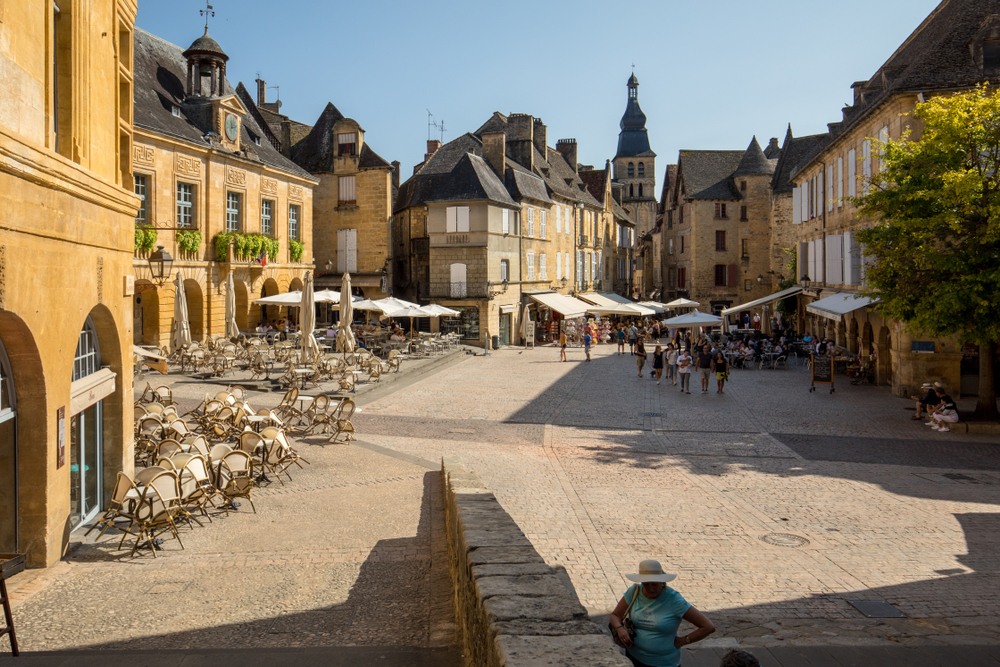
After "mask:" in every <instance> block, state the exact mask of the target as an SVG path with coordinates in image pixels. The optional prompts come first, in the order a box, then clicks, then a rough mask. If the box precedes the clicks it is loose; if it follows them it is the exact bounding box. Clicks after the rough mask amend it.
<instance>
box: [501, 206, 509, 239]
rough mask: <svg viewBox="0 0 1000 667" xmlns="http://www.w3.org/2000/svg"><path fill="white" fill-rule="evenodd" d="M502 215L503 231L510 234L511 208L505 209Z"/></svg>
mask: <svg viewBox="0 0 1000 667" xmlns="http://www.w3.org/2000/svg"><path fill="white" fill-rule="evenodd" d="M500 215H501V216H502V220H503V223H502V224H501V231H502V232H503V233H504V234H510V209H506V208H505V209H503V211H501V213H500Z"/></svg>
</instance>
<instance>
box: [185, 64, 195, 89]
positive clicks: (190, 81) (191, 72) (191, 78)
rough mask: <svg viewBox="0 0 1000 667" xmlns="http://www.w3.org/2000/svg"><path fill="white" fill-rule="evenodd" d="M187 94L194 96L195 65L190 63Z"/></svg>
mask: <svg viewBox="0 0 1000 667" xmlns="http://www.w3.org/2000/svg"><path fill="white" fill-rule="evenodd" d="M185 92H186V93H187V94H188V95H193V94H194V63H192V62H188V81H187V88H186V89H185Z"/></svg>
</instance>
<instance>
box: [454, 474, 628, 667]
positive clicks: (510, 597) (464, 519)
mask: <svg viewBox="0 0 1000 667" xmlns="http://www.w3.org/2000/svg"><path fill="white" fill-rule="evenodd" d="M441 473H442V475H443V476H444V484H443V485H442V486H443V489H444V495H445V498H444V501H445V512H446V522H447V531H448V546H449V555H450V561H451V562H450V565H451V573H452V581H453V583H454V588H453V590H454V591H455V609H456V615H457V618H456V626H457V628H458V633H459V640H460V641H461V642H462V643H463V645H464V648H465V662H466V665H469V667H521V666H525V667H526V666H528V665H566V666H569V665H573V666H574V667H576V666H578V665H580V666H584V665H586V666H591V667H619V666H620V667H627V666H628V665H629V661H628V659H627V658H626V657H625V656H623V655H621V653H620V651H619V649H617V648H616V647H615V646H614V644H613V643H612V642H611V638H610V637H609V636H607V635H605V634H603V633H602V632H601V629H600V628H598V627H597V625H595V624H594V623H592V622H591V621H590V620H588V618H587V611H586V610H585V609H584V608H583V605H581V604H580V602H579V600H577V599H576V596H575V595H574V594H573V592H572V591H570V590H569V589H567V588H566V586H565V585H564V584H563V582H562V580H561V579H560V578H559V577H558V576H557V575H556V573H555V572H554V571H553V570H552V568H550V567H549V566H548V565H546V564H545V562H544V561H543V560H542V557H541V556H539V555H538V552H537V551H535V549H534V547H533V546H532V545H531V542H530V541H529V540H528V538H526V537H525V536H524V533H523V532H521V529H520V528H519V527H518V526H517V523H515V522H514V520H513V519H512V518H511V517H510V515H509V514H507V512H506V511H505V510H504V509H503V507H501V506H500V503H499V502H497V499H496V497H495V496H494V495H493V494H492V493H490V492H489V491H487V490H486V488H485V487H484V486H483V484H482V482H480V480H479V478H478V477H476V476H475V475H472V474H469V473H467V472H465V471H464V470H462V469H461V468H458V467H454V466H452V464H451V463H449V462H447V461H445V463H444V465H442V469H441Z"/></svg>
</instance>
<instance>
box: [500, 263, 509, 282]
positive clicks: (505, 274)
mask: <svg viewBox="0 0 1000 667" xmlns="http://www.w3.org/2000/svg"><path fill="white" fill-rule="evenodd" d="M505 280H506V281H510V260H509V259H501V260H500V281H501V282H503V281H505Z"/></svg>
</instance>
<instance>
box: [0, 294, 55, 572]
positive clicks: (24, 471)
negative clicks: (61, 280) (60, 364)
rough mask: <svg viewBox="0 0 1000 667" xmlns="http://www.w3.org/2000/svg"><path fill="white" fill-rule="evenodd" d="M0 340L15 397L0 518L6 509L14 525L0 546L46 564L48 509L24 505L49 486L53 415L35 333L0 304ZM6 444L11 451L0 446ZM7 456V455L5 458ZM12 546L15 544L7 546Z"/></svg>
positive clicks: (1, 438) (1, 476) (1, 469)
mask: <svg viewBox="0 0 1000 667" xmlns="http://www.w3.org/2000/svg"><path fill="white" fill-rule="evenodd" d="M0 344H2V345H3V347H4V350H5V352H6V356H7V360H8V362H9V364H10V373H11V375H12V379H13V382H12V384H13V387H14V392H15V393H14V396H13V399H14V400H15V401H16V402H17V403H16V406H17V415H16V421H14V420H11V421H9V422H5V423H6V424H7V428H8V429H10V430H13V431H14V432H15V433H16V437H10V434H9V433H6V432H4V431H3V430H2V426H3V425H2V424H0V524H2V525H4V526H8V525H9V524H8V521H10V520H11V517H10V516H9V515H13V524H10V525H12V527H13V528H14V530H11V531H10V532H8V531H7V530H0V535H2V537H0V549H3V550H4V551H5V552H6V553H12V552H20V553H27V554H28V564H29V565H30V566H32V567H44V566H45V565H47V562H46V561H47V554H46V552H45V544H46V538H47V536H48V532H49V531H48V526H47V515H46V513H45V512H39V511H37V510H36V511H26V508H30V507H31V506H32V505H33V504H37V502H38V499H39V497H40V496H41V497H44V494H45V492H44V491H39V489H46V488H48V483H49V470H50V468H51V469H52V470H55V465H54V464H53V465H52V466H49V465H48V456H49V455H50V451H54V448H55V444H54V442H53V443H51V445H50V443H49V438H50V436H51V435H52V434H51V433H50V428H52V427H54V426H55V419H49V414H48V413H49V410H48V403H47V401H46V399H47V391H46V384H45V373H44V372H43V370H42V361H41V357H40V356H39V354H38V347H37V346H36V345H35V338H34V336H32V334H31V331H30V330H29V329H28V325H27V324H25V322H24V321H23V320H22V319H21V318H19V317H17V316H16V315H14V314H13V313H10V312H7V311H2V310H0ZM54 413H55V409H54V408H53V414H54ZM50 422H51V424H50ZM5 448H7V449H9V450H10V451H4V450H5ZM50 448H51V449H50ZM6 457H10V458H9V460H7V461H6V464H4V460H5V459H6ZM11 541H16V544H13V545H12V544H11V543H10V542H11ZM11 546H13V547H16V548H13V549H10V550H8V547H11Z"/></svg>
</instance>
